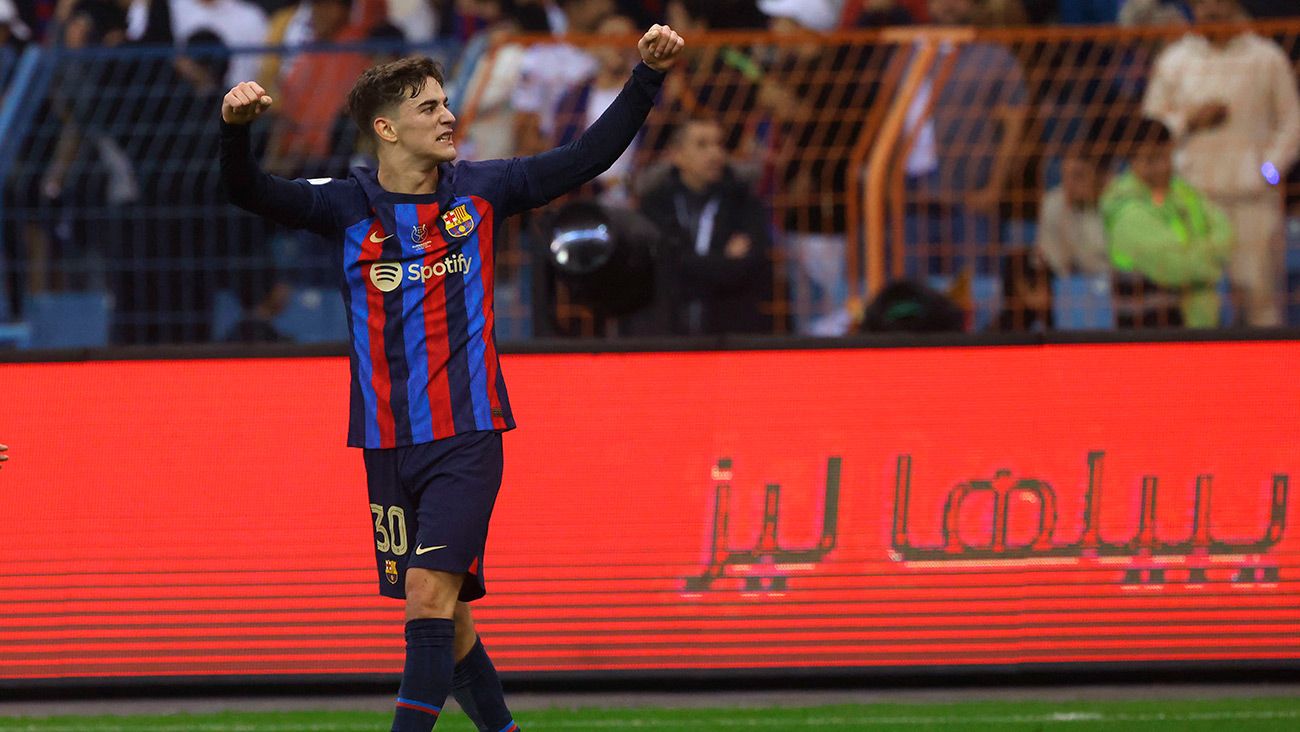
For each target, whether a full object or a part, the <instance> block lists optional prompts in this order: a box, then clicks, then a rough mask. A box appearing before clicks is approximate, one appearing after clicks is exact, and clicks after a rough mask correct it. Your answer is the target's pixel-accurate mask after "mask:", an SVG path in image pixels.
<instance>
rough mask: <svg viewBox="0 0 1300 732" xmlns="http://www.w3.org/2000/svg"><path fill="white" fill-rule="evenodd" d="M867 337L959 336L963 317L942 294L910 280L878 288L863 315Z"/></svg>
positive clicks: (963, 328)
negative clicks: (877, 335)
mask: <svg viewBox="0 0 1300 732" xmlns="http://www.w3.org/2000/svg"><path fill="white" fill-rule="evenodd" d="M861 329H862V331H863V332H866V333H960V332H962V331H963V330H965V329H966V314H965V313H964V312H962V309H961V307H960V306H959V305H958V304H957V303H956V302H954V301H953V300H952V298H950V297H948V296H947V295H945V294H944V293H942V292H939V291H938V290H935V289H933V288H930V287H927V286H925V285H923V284H921V283H919V282H913V281H911V280H895V281H893V282H890V283H888V284H886V285H885V286H884V287H883V288H881V290H880V292H879V293H878V294H877V295H876V296H875V297H874V298H873V299H872V300H871V303H870V304H868V305H867V308H866V310H865V312H864V313H863V318H862V326H861Z"/></svg>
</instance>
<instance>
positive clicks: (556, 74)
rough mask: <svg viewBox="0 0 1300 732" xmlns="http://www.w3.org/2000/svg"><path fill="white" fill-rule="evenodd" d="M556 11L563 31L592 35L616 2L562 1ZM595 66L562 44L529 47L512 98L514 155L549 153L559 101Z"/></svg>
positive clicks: (591, 59)
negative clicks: (562, 23) (560, 18)
mask: <svg viewBox="0 0 1300 732" xmlns="http://www.w3.org/2000/svg"><path fill="white" fill-rule="evenodd" d="M556 9H557V10H558V11H559V12H560V13H561V14H562V15H563V18H564V26H565V27H566V28H567V31H566V32H568V33H575V34H582V35H590V34H593V33H595V32H596V28H597V27H599V25H600V22H601V21H602V20H604V19H605V18H606V16H609V15H611V14H612V13H613V12H614V1H613V0H560V2H559V4H558V5H557V6H556ZM552 27H554V23H553V24H552ZM596 67H597V62H596V59H595V58H594V57H592V55H591V54H589V53H587V52H586V51H583V50H582V49H579V48H577V47H575V46H573V45H571V44H568V43H564V42H563V41H557V42H555V43H543V44H538V45H535V46H531V47H529V48H528V50H527V51H526V52H525V53H524V61H523V74H522V75H521V76H520V79H519V84H518V86H516V87H515V90H514V94H513V96H512V98H511V104H512V105H513V106H514V109H515V139H516V143H517V145H518V148H517V150H516V153H517V154H519V155H532V154H536V153H539V152H542V151H544V150H547V149H549V148H550V143H551V141H552V140H553V139H555V131H556V130H555V110H556V108H557V105H558V104H559V101H560V97H561V96H563V95H564V93H565V92H567V91H568V90H569V89H570V88H572V87H574V86H576V85H577V84H579V83H581V82H582V81H583V80H584V79H587V78H589V77H591V75H592V74H594V73H595V72H596Z"/></svg>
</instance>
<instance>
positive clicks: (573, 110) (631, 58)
mask: <svg viewBox="0 0 1300 732" xmlns="http://www.w3.org/2000/svg"><path fill="white" fill-rule="evenodd" d="M596 33H597V34H599V35H600V36H602V37H604V38H617V37H619V36H636V35H638V33H637V27H636V26H635V25H633V23H632V19H631V18H627V17H625V16H622V15H611V16H608V17H607V18H605V19H604V20H602V21H601V22H600V24H599V25H597V26H596ZM590 53H591V55H592V56H593V57H594V58H595V59H596V68H595V70H594V71H593V73H592V75H591V76H589V77H588V78H586V79H584V80H583V81H581V82H579V83H578V84H577V85H575V86H574V87H572V88H570V89H569V90H568V91H566V92H565V93H564V95H563V96H561V97H560V100H559V101H558V102H557V103H556V109H555V120H556V126H557V127H558V129H559V134H558V135H557V136H556V141H555V145H554V146H558V145H567V144H569V143H570V142H573V141H574V140H576V139H578V137H579V136H580V135H582V132H583V130H585V129H587V128H588V127H590V126H591V124H592V123H593V122H595V121H596V120H597V119H599V118H600V115H601V114H603V113H604V111H605V110H606V109H607V108H608V107H609V105H610V104H613V103H614V98H615V97H617V96H618V93H619V92H620V91H622V90H623V85H624V84H626V83H627V75H628V71H629V70H630V69H631V68H632V67H633V66H636V63H637V61H638V60H640V57H639V56H638V54H637V52H636V50H635V46H631V45H628V44H618V45H612V46H611V45H603V46H596V47H595V48H592V49H591V51H590ZM639 140H640V136H639V135H638V137H637V139H636V140H633V142H632V144H631V145H628V148H627V150H625V151H624V152H623V154H622V155H621V156H620V157H619V159H618V160H616V161H615V162H614V164H613V165H612V166H610V168H609V170H607V171H605V172H604V173H601V174H600V175H599V176H597V177H596V179H595V180H593V181H592V182H591V183H589V184H588V185H586V186H583V189H582V192H583V193H587V194H593V195H595V196H596V198H597V200H599V201H600V202H601V203H602V204H605V205H607V206H627V205H628V202H629V199H630V194H631V188H630V186H631V180H632V166H633V161H634V160H635V158H636V154H637V148H638V147H639V145H640V143H639Z"/></svg>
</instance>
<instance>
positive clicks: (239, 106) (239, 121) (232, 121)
mask: <svg viewBox="0 0 1300 732" xmlns="http://www.w3.org/2000/svg"><path fill="white" fill-rule="evenodd" d="M270 107H271V97H269V96H267V95H266V90H265V89H263V88H262V85H261V84H258V83H257V82H256V81H243V82H240V83H238V84H236V85H235V86H234V87H232V88H231V89H230V91H228V92H226V96H225V97H224V98H223V99H222V100H221V119H222V120H223V121H224V122H225V123H226V124H228V125H246V124H248V123H249V122H252V121H253V120H255V119H257V117H258V115H260V114H262V113H263V112H265V111H266V110H267V109H269V108H270Z"/></svg>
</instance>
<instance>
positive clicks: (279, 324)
mask: <svg viewBox="0 0 1300 732" xmlns="http://www.w3.org/2000/svg"><path fill="white" fill-rule="evenodd" d="M275 327H276V329H277V330H279V331H280V332H281V333H283V334H285V335H287V336H289V337H290V338H292V339H294V340H295V341H297V342H299V343H330V342H335V341H346V340H348V315H347V310H345V309H344V307H343V299H342V298H341V297H339V293H338V292H336V291H334V290H325V289H320V288H315V287H305V288H302V289H299V290H295V291H294V293H293V297H292V298H291V299H290V300H289V305H288V307H286V308H285V309H284V312H282V313H280V314H279V315H278V316H277V317H276V319H275Z"/></svg>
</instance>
